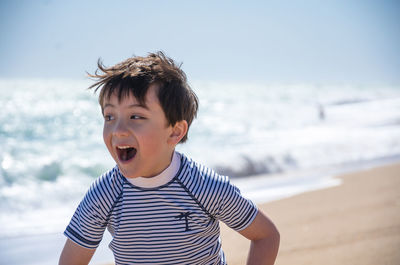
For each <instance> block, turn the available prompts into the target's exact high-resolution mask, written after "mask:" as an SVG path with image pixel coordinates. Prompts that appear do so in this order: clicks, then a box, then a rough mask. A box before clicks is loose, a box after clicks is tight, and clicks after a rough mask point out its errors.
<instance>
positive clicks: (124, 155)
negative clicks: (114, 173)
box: [121, 148, 136, 161]
mask: <svg viewBox="0 0 400 265" xmlns="http://www.w3.org/2000/svg"><path fill="white" fill-rule="evenodd" d="M135 155H136V149H135V148H127V149H124V150H121V160H123V161H128V160H130V159H132V158H133V157H134V156H135Z"/></svg>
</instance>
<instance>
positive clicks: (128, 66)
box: [89, 51, 199, 142]
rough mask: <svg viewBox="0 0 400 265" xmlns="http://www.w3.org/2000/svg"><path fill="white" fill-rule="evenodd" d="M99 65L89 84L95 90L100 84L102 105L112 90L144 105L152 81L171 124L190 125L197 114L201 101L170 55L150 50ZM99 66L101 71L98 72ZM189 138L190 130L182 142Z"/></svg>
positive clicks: (122, 96)
mask: <svg viewBox="0 0 400 265" xmlns="http://www.w3.org/2000/svg"><path fill="white" fill-rule="evenodd" d="M97 66H98V69H97V70H96V72H95V73H94V74H93V75H92V74H89V76H90V77H92V78H94V79H97V81H96V82H95V83H94V84H93V85H91V86H90V87H89V89H91V88H95V92H96V91H97V90H98V89H99V88H101V90H100V94H99V103H100V106H101V107H102V108H103V103H104V100H105V99H109V98H110V97H111V95H112V94H113V93H116V95H118V100H120V101H121V100H122V99H123V98H124V97H126V96H129V95H131V94H132V95H133V96H134V97H135V98H136V99H137V100H138V101H139V103H140V104H142V105H145V97H146V93H147V90H148V88H149V86H150V85H152V84H156V85H158V91H157V95H158V100H159V101H160V105H161V107H162V109H163V111H164V114H165V116H166V118H167V121H168V124H167V125H172V126H174V125H175V123H176V122H178V121H182V120H186V122H187V123H188V128H189V127H190V124H191V123H192V121H193V119H194V118H195V117H196V115H197V110H198V107H199V101H198V98H197V96H196V94H195V93H194V91H193V90H192V89H191V88H190V86H189V84H188V83H187V79H186V75H185V73H184V72H183V71H182V70H181V69H180V65H179V66H178V65H176V64H175V62H174V61H173V60H172V59H171V58H169V57H167V56H166V55H165V54H164V53H163V52H160V51H159V52H156V53H149V55H148V56H147V57H139V56H134V57H132V58H129V59H127V60H125V61H123V62H121V63H118V64H116V65H115V66H111V67H105V66H104V65H103V63H102V62H101V60H100V59H99V60H98V62H97ZM99 70H100V71H101V72H100V73H99ZM186 140H187V133H186V135H185V136H184V137H183V138H182V140H181V141H180V142H185V141H186Z"/></svg>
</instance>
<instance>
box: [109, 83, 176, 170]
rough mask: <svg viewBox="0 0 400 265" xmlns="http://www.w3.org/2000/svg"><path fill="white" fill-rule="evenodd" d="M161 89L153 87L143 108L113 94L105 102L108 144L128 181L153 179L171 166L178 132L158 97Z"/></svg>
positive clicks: (132, 99) (137, 102)
mask: <svg viewBox="0 0 400 265" xmlns="http://www.w3.org/2000/svg"><path fill="white" fill-rule="evenodd" d="M156 91H157V86H156V85H150V87H149V89H148V91H147V94H146V97H145V99H146V101H145V103H146V105H145V106H143V105H141V104H140V103H139V101H138V100H137V99H136V98H135V97H134V96H133V95H129V97H124V98H122V100H121V102H119V101H118V96H117V95H115V94H113V95H111V97H110V99H105V100H104V105H103V106H102V107H103V115H104V130H103V138H104V142H105V144H106V146H107V148H108V151H109V152H110V154H111V156H112V157H113V158H114V160H115V162H116V163H117V164H118V167H119V169H120V170H121V172H122V174H124V176H125V177H127V178H136V177H153V176H156V175H158V174H159V173H161V172H162V171H163V170H164V169H165V168H167V167H168V165H169V164H170V162H171V157H172V152H173V150H174V148H175V144H176V143H175V142H174V141H173V140H171V139H172V138H171V137H173V132H174V129H173V127H172V126H171V125H169V126H168V125H167V124H168V122H167V119H166V117H165V114H164V111H163V109H162V108H161V105H160V103H159V100H158V97H157V93H156Z"/></svg>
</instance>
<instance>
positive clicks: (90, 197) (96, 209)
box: [64, 179, 108, 249]
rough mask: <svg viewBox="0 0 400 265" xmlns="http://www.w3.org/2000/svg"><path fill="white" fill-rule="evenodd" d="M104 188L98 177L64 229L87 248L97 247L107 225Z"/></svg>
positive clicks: (74, 240) (65, 232)
mask: <svg viewBox="0 0 400 265" xmlns="http://www.w3.org/2000/svg"><path fill="white" fill-rule="evenodd" d="M102 190H104V189H102V187H101V181H100V180H99V179H98V180H96V181H95V182H94V183H93V184H92V185H91V187H90V189H89V190H88V192H87V193H86V195H85V197H84V198H83V200H82V201H81V203H80V204H79V206H78V208H77V209H76V211H75V213H74V215H73V216H72V219H71V221H70V223H69V225H68V226H67V228H66V229H65V231H64V235H65V236H67V237H68V238H69V239H70V240H72V241H73V242H75V243H77V244H79V245H81V246H83V247H85V248H91V249H95V248H97V247H98V245H99V244H100V241H101V239H102V237H103V233H104V230H105V228H106V226H107V215H108V213H107V211H106V209H107V206H106V205H105V203H106V200H104V194H103V193H104V192H102Z"/></svg>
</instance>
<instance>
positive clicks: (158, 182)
mask: <svg viewBox="0 0 400 265" xmlns="http://www.w3.org/2000/svg"><path fill="white" fill-rule="evenodd" d="M180 164H181V155H180V154H179V153H178V152H175V151H174V152H173V153H172V159H171V163H170V164H169V165H168V166H167V168H166V169H164V170H163V171H162V172H161V173H160V174H158V175H156V176H154V177H137V178H126V179H127V180H128V181H129V182H130V183H132V184H133V185H134V186H137V187H140V188H156V187H160V186H162V185H165V184H167V183H168V182H169V181H171V180H172V179H173V178H174V177H175V175H176V174H177V173H178V171H179V168H180Z"/></svg>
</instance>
